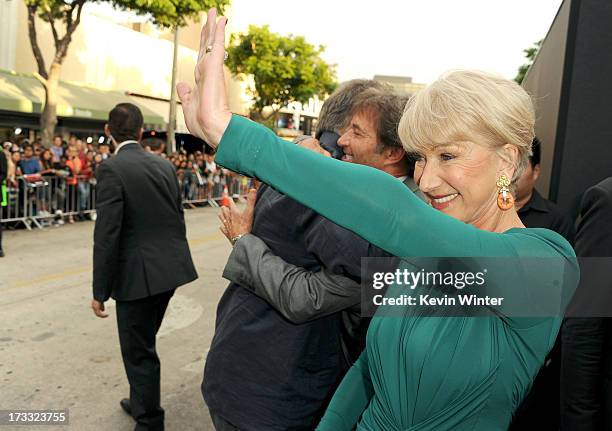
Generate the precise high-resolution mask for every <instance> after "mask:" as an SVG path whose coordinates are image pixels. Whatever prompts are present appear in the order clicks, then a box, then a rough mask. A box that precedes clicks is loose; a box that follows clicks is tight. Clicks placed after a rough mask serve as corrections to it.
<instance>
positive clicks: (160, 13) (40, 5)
mask: <svg viewBox="0 0 612 431" xmlns="http://www.w3.org/2000/svg"><path fill="white" fill-rule="evenodd" d="M92 1H96V2H98V3H100V2H109V3H111V4H112V5H113V6H115V7H117V8H119V9H124V10H131V11H134V12H136V13H138V14H142V15H144V14H148V15H149V16H150V19H151V21H152V22H153V23H155V24H157V25H159V26H162V27H180V26H182V25H184V24H185V20H186V19H188V18H193V17H196V16H197V15H198V14H199V13H200V12H203V11H205V10H208V9H210V8H212V7H217V8H218V9H219V10H221V11H222V10H223V8H224V7H225V6H226V5H228V4H229V2H230V0H147V1H142V0H25V4H26V6H27V8H28V34H29V37H30V45H31V46H32V52H33V54H34V58H35V59H36V65H37V68H38V75H39V79H40V80H41V82H42V84H43V87H44V89H45V104H44V108H43V112H42V114H41V116H40V129H41V132H42V141H43V143H44V144H45V145H47V146H48V145H50V144H51V140H52V138H53V133H54V131H55V126H56V124H57V89H58V83H59V78H60V73H61V69H62V63H63V62H64V60H65V58H66V55H67V54H68V47H69V46H70V42H71V41H72V36H73V34H74V32H75V30H76V29H77V27H78V26H79V24H80V22H81V12H82V11H83V6H84V5H85V3H87V2H92ZM36 17H39V18H40V19H42V20H43V21H44V22H45V23H46V24H48V25H49V26H50V27H51V33H52V35H53V42H54V46H55V53H54V55H53V57H52V59H51V62H50V63H49V65H47V63H46V62H45V59H44V57H43V54H42V52H41V50H40V47H39V45H38V36H37V33H36Z"/></svg>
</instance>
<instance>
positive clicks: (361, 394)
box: [317, 350, 374, 431]
mask: <svg viewBox="0 0 612 431" xmlns="http://www.w3.org/2000/svg"><path fill="white" fill-rule="evenodd" d="M347 394H350V396H347ZM373 394H374V388H373V387H372V381H371V380H370V369H369V366H368V352H367V350H364V352H363V353H362V354H361V356H359V359H358V360H357V361H356V362H355V364H353V366H352V367H351V369H350V370H349V371H348V372H347V373H346V376H345V377H344V379H343V380H342V383H341V384H340V386H339V387H338V390H337V391H336V394H335V395H334V397H333V398H332V400H331V402H330V405H329V408H328V409H327V411H326V412H325V416H323V418H322V419H321V422H320V423H319V426H318V427H317V431H327V430H329V431H344V430H346V431H350V430H352V429H353V428H354V427H355V424H356V423H357V421H358V420H359V417H360V416H361V413H362V412H363V411H364V410H365V409H366V407H367V406H368V404H369V403H370V399H371V398H372V395H373Z"/></svg>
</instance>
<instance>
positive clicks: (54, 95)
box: [40, 63, 62, 148]
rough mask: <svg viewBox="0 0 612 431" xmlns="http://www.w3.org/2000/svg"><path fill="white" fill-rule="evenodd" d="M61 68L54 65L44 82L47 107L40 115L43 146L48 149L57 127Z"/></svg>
mask: <svg viewBox="0 0 612 431" xmlns="http://www.w3.org/2000/svg"><path fill="white" fill-rule="evenodd" d="M61 67H62V65H61V64H59V63H53V64H52V65H51V69H50V70H49V76H48V77H47V79H46V80H45V81H44V87H45V106H44V108H43V111H42V113H41V115H40V131H41V137H42V144H43V145H44V146H45V147H47V148H50V147H51V144H52V143H53V135H54V133H55V126H56V125H57V100H58V84H59V78H60V72H61Z"/></svg>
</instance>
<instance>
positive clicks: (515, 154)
mask: <svg viewBox="0 0 612 431" xmlns="http://www.w3.org/2000/svg"><path fill="white" fill-rule="evenodd" d="M500 151H501V153H502V155H503V157H501V164H500V171H501V172H502V173H504V174H506V176H507V177H508V179H510V180H512V178H513V177H514V173H515V172H516V168H517V166H518V158H519V151H518V148H517V147H516V145H511V144H504V146H503V147H502V148H501V150H500Z"/></svg>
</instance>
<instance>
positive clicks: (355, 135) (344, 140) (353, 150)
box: [338, 113, 384, 170]
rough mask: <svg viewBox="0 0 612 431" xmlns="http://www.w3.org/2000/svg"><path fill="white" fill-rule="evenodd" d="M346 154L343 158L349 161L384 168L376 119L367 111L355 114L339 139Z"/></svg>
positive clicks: (339, 143)
mask: <svg viewBox="0 0 612 431" xmlns="http://www.w3.org/2000/svg"><path fill="white" fill-rule="evenodd" d="M338 145H339V146H340V147H341V148H342V150H343V151H344V153H345V155H344V156H343V157H342V160H344V161H345V162H349V163H357V164H360V165H366V166H371V167H373V168H377V169H381V170H382V169H383V168H384V164H383V161H384V158H383V155H382V153H381V152H379V151H378V147H379V145H378V138H377V136H376V127H375V125H374V120H373V119H372V118H371V117H370V116H368V115H367V114H365V113H358V114H355V115H353V117H352V118H351V121H350V123H349V126H348V127H347V129H346V131H345V132H344V133H343V134H342V136H341V137H340V139H338Z"/></svg>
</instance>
